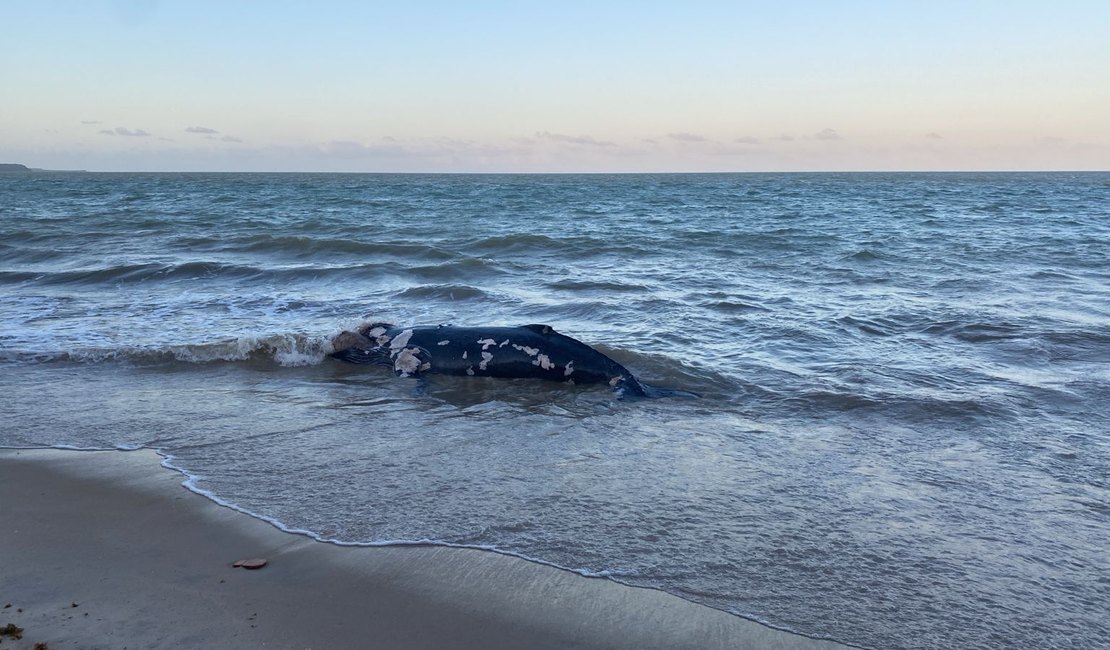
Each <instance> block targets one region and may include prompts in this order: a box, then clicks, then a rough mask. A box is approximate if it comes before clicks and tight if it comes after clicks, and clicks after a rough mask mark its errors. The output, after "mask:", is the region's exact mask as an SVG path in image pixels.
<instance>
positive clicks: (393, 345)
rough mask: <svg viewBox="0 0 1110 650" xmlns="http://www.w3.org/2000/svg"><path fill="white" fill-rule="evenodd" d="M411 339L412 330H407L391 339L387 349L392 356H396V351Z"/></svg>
mask: <svg viewBox="0 0 1110 650" xmlns="http://www.w3.org/2000/svg"><path fill="white" fill-rule="evenodd" d="M411 338H412V330H411V329H407V330H405V331H403V332H401V333H400V334H398V335H397V336H395V337H393V341H392V342H390V344H389V349H390V350H392V352H393V354H397V351H398V350H400V349H401V348H403V347H405V346H406V345H408V343H409V339H411Z"/></svg>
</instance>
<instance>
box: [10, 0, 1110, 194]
mask: <svg viewBox="0 0 1110 650" xmlns="http://www.w3.org/2000/svg"><path fill="white" fill-rule="evenodd" d="M0 162H15V163H23V164H26V165H28V166H32V167H42V168H50V169H88V170H95V171H354V172H359V171H365V172H700V171H725V172H728V171H867V170H1110V2H1107V1H1106V0H1054V1H1053V2H1046V1H1043V0H1038V1H1036V2H1028V1H1026V0H1009V1H1006V2H1003V1H995V0H962V1H959V2H954V1H949V0H929V1H922V2H918V1H915V0H902V1H899V0H885V1H882V2H863V1H853V0H839V1H836V2H833V1H803V0H796V1H793V2H792V1H790V0H783V1H782V2H766V1H758V2H756V1H751V2H749V1H745V0H734V1H732V2H723V1H722V2H699V1H697V0H687V1H677V0H676V1H674V2H651V1H650V0H642V1H639V2H619V1H613V2H605V1H604V0H593V1H592V2H578V1H576V0H566V1H562V2H551V1H550V0H548V1H546V2H532V1H528V0H517V1H515V2H484V1H480V0H476V1H473V2H458V1H454V2H438V1H433V0H428V1H425V2H398V1H396V0H393V1H391V2H369V1H367V2H339V1H333V2H329V1H327V0H315V1H313V2H308V1H304V2H280V1H272V2H262V1H260V0H259V1H249V0H243V1H236V2H226V1H221V2H205V1H201V0H181V1H170V0H164V1H161V2H158V1H155V0H84V1H81V0H72V1H69V2H55V1H52V0H36V1H35V2H23V1H19V0H0Z"/></svg>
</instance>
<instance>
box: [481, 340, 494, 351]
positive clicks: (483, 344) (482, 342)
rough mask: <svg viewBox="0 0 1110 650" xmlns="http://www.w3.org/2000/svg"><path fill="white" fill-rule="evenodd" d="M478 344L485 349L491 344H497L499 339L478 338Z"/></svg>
mask: <svg viewBox="0 0 1110 650" xmlns="http://www.w3.org/2000/svg"><path fill="white" fill-rule="evenodd" d="M478 345H480V346H482V349H483V350H485V349H486V348H488V347H489V346H491V345H497V341H494V340H493V339H478Z"/></svg>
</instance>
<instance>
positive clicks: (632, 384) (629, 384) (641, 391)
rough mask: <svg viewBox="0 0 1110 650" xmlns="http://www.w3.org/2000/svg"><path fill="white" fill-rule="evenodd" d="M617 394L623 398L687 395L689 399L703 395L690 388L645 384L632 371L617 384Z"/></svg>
mask: <svg viewBox="0 0 1110 650" xmlns="http://www.w3.org/2000/svg"><path fill="white" fill-rule="evenodd" d="M617 394H618V396H619V397H620V398H621V399H625V398H632V399H656V398H659V397H685V398H688V399H697V398H699V397H701V395H698V394H697V393H694V392H691V391H688V390H681V389H679V388H663V387H662V386H652V385H651V384H645V383H644V382H642V381H640V380H639V379H636V377H635V376H634V375H632V374H631V373H630V374H628V375H627V376H626V377H625V378H624V380H623V381H621V383H620V384H619V385H618V386H617Z"/></svg>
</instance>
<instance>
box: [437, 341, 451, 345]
mask: <svg viewBox="0 0 1110 650" xmlns="http://www.w3.org/2000/svg"><path fill="white" fill-rule="evenodd" d="M450 342H451V341H450V340H445V341H440V342H439V343H436V345H447V344H448V343H450Z"/></svg>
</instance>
